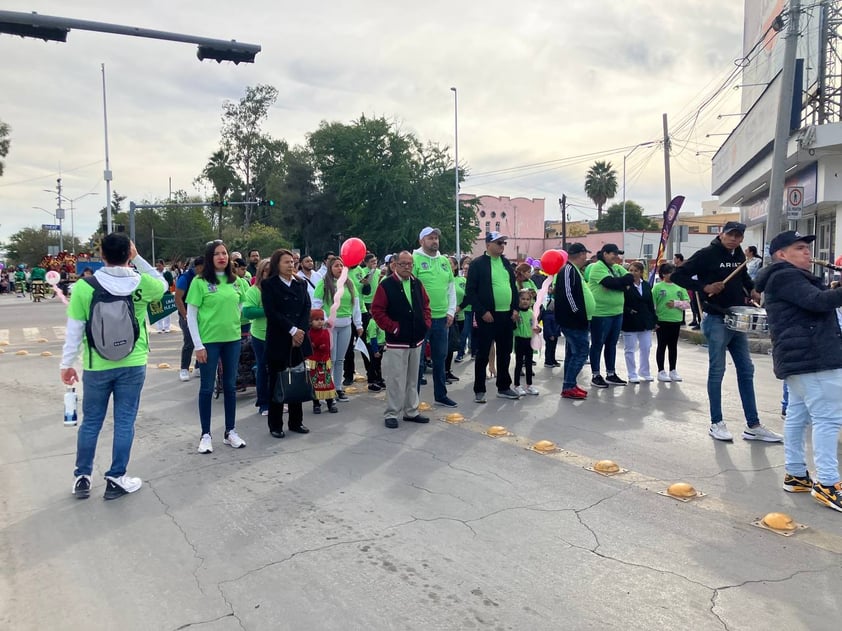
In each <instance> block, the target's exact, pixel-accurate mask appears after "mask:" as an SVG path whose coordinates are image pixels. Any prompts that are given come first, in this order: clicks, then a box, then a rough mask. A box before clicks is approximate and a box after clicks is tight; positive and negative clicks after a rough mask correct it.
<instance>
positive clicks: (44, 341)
mask: <svg viewBox="0 0 842 631" xmlns="http://www.w3.org/2000/svg"><path fill="white" fill-rule="evenodd" d="M35 341H36V342H38V343H39V344H46V343H47V342H48V341H49V340H48V339H47V338H46V337H39V338H38V339H37V340H35Z"/></svg>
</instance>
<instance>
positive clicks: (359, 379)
mask: <svg viewBox="0 0 842 631" xmlns="http://www.w3.org/2000/svg"><path fill="white" fill-rule="evenodd" d="M364 381H366V378H365V377H363V376H362V375H354V383H363V382H364Z"/></svg>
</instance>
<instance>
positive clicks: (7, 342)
mask: <svg viewBox="0 0 842 631" xmlns="http://www.w3.org/2000/svg"><path fill="white" fill-rule="evenodd" d="M8 345H9V340H0V346H8Z"/></svg>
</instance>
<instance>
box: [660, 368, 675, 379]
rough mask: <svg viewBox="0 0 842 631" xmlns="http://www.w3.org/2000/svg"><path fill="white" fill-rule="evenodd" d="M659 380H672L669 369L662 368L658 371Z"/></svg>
mask: <svg viewBox="0 0 842 631" xmlns="http://www.w3.org/2000/svg"><path fill="white" fill-rule="evenodd" d="M658 381H672V379H670V376H669V375H668V374H667V371H665V370H661V371H659V372H658Z"/></svg>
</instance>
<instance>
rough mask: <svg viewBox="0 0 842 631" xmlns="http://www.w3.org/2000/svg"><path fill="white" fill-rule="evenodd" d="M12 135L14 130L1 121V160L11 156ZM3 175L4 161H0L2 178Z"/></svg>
mask: <svg viewBox="0 0 842 631" xmlns="http://www.w3.org/2000/svg"><path fill="white" fill-rule="evenodd" d="M11 133H12V128H11V127H9V125H8V124H6V123H4V122H3V121H0V158H5V157H6V156H7V155H9V145H10V144H11V142H12V141H11V139H10V138H9V135H10V134H11ZM1 175H3V161H2V160H0V176H1Z"/></svg>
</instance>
